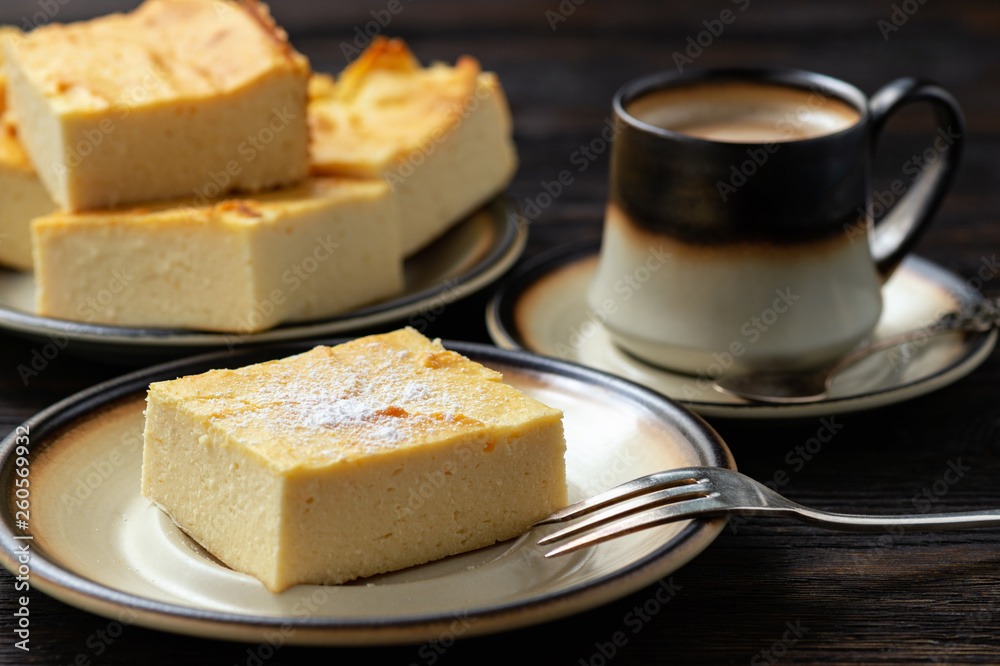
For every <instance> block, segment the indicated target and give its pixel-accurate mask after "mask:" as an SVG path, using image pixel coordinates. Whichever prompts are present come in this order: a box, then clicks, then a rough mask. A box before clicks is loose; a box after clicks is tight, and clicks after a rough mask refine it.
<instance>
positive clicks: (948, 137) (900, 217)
mask: <svg viewBox="0 0 1000 666" xmlns="http://www.w3.org/2000/svg"><path fill="white" fill-rule="evenodd" d="M912 102H929V103H930V104H931V106H933V107H934V113H935V115H936V116H937V121H938V130H937V132H936V134H935V136H934V141H933V143H932V149H933V150H934V152H935V155H936V156H937V158H936V159H934V161H933V162H931V161H930V159H927V160H926V161H925V162H923V163H922V164H923V168H922V171H921V172H920V175H919V176H918V177H917V178H916V179H915V180H914V181H913V183H912V184H911V185H910V187H909V190H908V191H907V192H906V194H905V195H904V196H903V197H902V198H901V199H900V200H899V201H897V202H896V203H895V204H894V205H893V206H892V207H891V208H890V209H889V210H888V212H887V213H886V214H885V215H884V216H883V217H882V219H881V220H879V221H878V222H877V223H876V224H875V226H874V232H873V234H872V236H871V241H870V247H871V253H872V258H873V259H874V260H875V267H876V268H877V269H878V272H879V274H880V275H881V276H882V279H883V280H885V279H888V277H889V276H890V275H891V274H892V272H893V270H895V268H896V266H898V265H899V262H901V261H902V260H903V257H904V256H906V254H907V253H908V252H909V251H910V249H911V248H912V247H913V245H914V243H916V241H917V238H918V237H919V236H920V234H921V233H922V232H923V230H924V229H925V228H926V227H927V223H928V222H930V219H931V217H933V215H934V213H935V212H936V211H937V209H938V207H939V206H940V205H941V200H942V199H944V195H945V192H946V191H947V189H948V186H949V185H950V184H951V180H952V177H953V176H954V175H955V170H956V168H957V167H958V163H959V158H960V157H961V155H962V144H963V141H964V139H965V118H964V116H963V115H962V109H961V108H960V107H959V106H958V102H957V101H955V98H954V97H952V96H951V94H950V93H949V92H948V91H946V90H944V89H943V88H940V87H938V86H936V85H934V84H933V83H929V82H927V81H921V80H919V79H914V78H902V79H896V80H895V81H892V82H891V83H888V84H886V85H885V86H883V87H882V89H881V90H879V91H878V92H877V93H875V95H874V96H873V97H872V98H871V101H870V103H869V109H870V112H871V135H870V142H871V144H870V145H871V150H872V153H874V151H875V144H876V142H877V141H878V137H879V135H880V134H881V133H882V130H883V128H884V127H885V123H886V121H887V120H888V119H889V117H890V116H891V115H892V114H893V113H895V112H896V110H898V109H899V108H901V107H903V106H905V105H907V104H910V103H912ZM921 159H922V158H921ZM914 166H916V165H914Z"/></svg>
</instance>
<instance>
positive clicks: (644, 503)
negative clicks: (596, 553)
mask: <svg viewBox="0 0 1000 666" xmlns="http://www.w3.org/2000/svg"><path fill="white" fill-rule="evenodd" d="M728 514H734V515H743V516H759V515H772V516H788V517H791V518H798V519H799V520H801V521H803V522H806V523H810V524H813V525H818V526H820V527H826V528H829V529H833V530H842V531H846V532H880V531H883V530H885V529H886V528H888V527H903V528H905V529H913V530H949V529H965V528H970V527H1000V511H997V510H993V511H966V512H961V513H930V514H914V515H910V514H902V515H882V516H880V515H861V514H849V513H831V512H829V511H819V510H816V509H810V508H807V507H804V506H802V505H801V504H796V503H795V502H792V501H791V500H788V499H785V498H784V497H782V496H781V495H779V494H778V493H776V492H774V491H773V490H771V489H770V488H768V487H767V486H765V485H763V484H761V483H758V482H757V481H754V480H753V479H751V478H750V477H748V476H744V475H743V474H740V473H739V472H734V471H732V470H728V469H723V468H721V467H687V468H682V469H672V470H668V471H665V472H657V473H655V474H650V475H649V476H643V477H640V478H638V479H634V480H632V481H628V482H626V483H623V484H621V485H620V486H616V487H614V488H611V489H610V490H606V491H605V492H603V493H600V494H598V495H595V496H593V497H591V498H588V499H585V500H582V501H580V502H577V503H576V504H572V505H570V506H568V507H566V508H565V509H561V510H559V511H556V512H555V513H553V514H552V515H551V516H549V517H548V518H545V519H544V520H541V521H539V522H537V523H535V526H538V525H548V524H551V523H563V522H566V521H570V520H575V519H577V518H582V517H584V516H589V517H587V518H584V519H583V520H580V521H579V522H576V523H574V524H573V525H571V526H569V527H566V528H563V529H561V530H559V531H557V532H553V533H552V534H547V535H546V536H544V537H542V538H541V539H539V540H538V545H540V546H541V545H547V544H552V543H556V542H558V541H566V540H567V539H569V541H566V542H565V543H563V544H562V545H560V546H558V547H556V548H553V549H552V550H550V551H548V552H547V553H546V554H545V557H555V556H556V555H563V554H565V553H569V552H572V551H574V550H579V549H580V548H586V547H587V546H592V545H594V544H597V543H601V542H602V541H608V540H610V539H615V538H617V537H620V536H624V535H626V534H632V533H633V532H638V531H640V530H645V529H649V528H650V527H655V526H657V525H663V524H665V523H670V522H674V521H678V520H686V519H688V518H698V517H702V516H720V515H728ZM577 535H581V536H577ZM574 537H575V538H574Z"/></svg>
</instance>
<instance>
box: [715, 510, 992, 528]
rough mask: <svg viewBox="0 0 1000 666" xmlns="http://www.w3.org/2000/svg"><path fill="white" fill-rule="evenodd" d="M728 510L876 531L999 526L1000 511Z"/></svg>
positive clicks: (834, 526)
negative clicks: (910, 512)
mask: <svg viewBox="0 0 1000 666" xmlns="http://www.w3.org/2000/svg"><path fill="white" fill-rule="evenodd" d="M729 513H736V514H742V515H782V516H788V517H792V518H798V519H799V520H801V521H802V522H805V523H810V524H813V525H818V526H820V527H825V528H828V529H837V530H842V531H845V532H880V531H883V530H885V529H886V528H888V527H902V528H906V529H913V530H920V531H937V530H960V529H969V528H974V527H1000V511H997V510H991V511H963V512H957V513H925V514H920V515H914V514H897V515H884V516H872V515H857V514H850V513H832V512H829V511H818V510H816V509H810V508H808V507H804V506H792V507H764V508H762V507H746V508H738V509H734V510H732V511H730V512H729Z"/></svg>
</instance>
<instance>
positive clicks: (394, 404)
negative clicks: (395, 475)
mask: <svg viewBox="0 0 1000 666" xmlns="http://www.w3.org/2000/svg"><path fill="white" fill-rule="evenodd" d="M434 353H440V352H439V351H436V352H434ZM424 356H425V354H421V353H415V352H411V351H408V350H406V349H400V348H399V346H397V345H391V344H387V343H385V342H382V341H380V340H377V339H376V340H370V341H367V342H365V343H362V344H360V345H356V346H355V347H354V350H353V352H351V353H349V354H346V353H337V352H333V351H331V350H330V349H328V348H317V349H314V350H312V351H311V352H307V353H305V354H301V355H299V356H297V357H292V358H289V359H284V360H282V361H277V362H273V363H269V364H266V365H264V366H252V367H251V368H246V369H244V371H246V375H247V377H246V378H245V379H246V380H245V381H241V382H240V384H241V388H240V394H239V395H240V398H239V404H237V405H236V408H235V409H234V407H233V399H232V397H231V396H227V397H228V399H227V400H225V402H227V403H228V409H225V410H221V411H220V414H224V416H220V417H219V418H222V419H223V420H225V422H226V428H227V430H230V431H232V430H231V429H232V428H235V429H237V430H240V431H243V430H247V432H246V433H244V434H247V436H246V437H243V436H240V439H242V440H244V441H247V442H260V441H266V438H262V437H260V435H268V436H270V438H271V439H272V440H280V441H281V442H282V443H283V445H285V446H286V450H287V451H288V452H289V453H302V454H307V455H316V456H321V457H322V458H323V459H339V458H343V456H344V455H347V454H350V453H351V452H374V451H378V450H384V449H386V448H393V447H395V446H398V445H400V443H401V442H404V441H410V440H414V439H422V438H424V437H427V436H434V435H436V434H438V435H439V434H443V433H445V432H459V431H468V430H469V429H470V428H476V427H482V426H483V424H482V423H481V422H479V421H477V420H475V419H470V418H469V417H467V416H465V415H464V414H463V413H462V412H463V409H462V404H463V397H464V396H463V395H462V394H461V393H460V391H461V390H462V386H463V385H462V384H449V383H448V382H447V381H444V380H443V379H444V378H446V377H447V374H448V370H447V369H438V368H436V367H426V366H425V365H423V364H422V359H423V357H424ZM237 372H241V371H237ZM464 386H465V389H466V391H467V389H468V386H467V385H464ZM205 398H206V399H208V400H211V399H212V398H209V397H208V396H205ZM254 433H257V434H256V435H255V434H254ZM273 444H274V443H273V441H270V442H268V445H269V446H272V445H273ZM250 445H251V446H254V444H250Z"/></svg>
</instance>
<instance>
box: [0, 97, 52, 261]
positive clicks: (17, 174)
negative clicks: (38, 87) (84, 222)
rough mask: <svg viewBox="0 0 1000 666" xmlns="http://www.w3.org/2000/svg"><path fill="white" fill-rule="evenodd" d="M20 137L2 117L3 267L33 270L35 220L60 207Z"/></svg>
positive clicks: (0, 204) (0, 232)
mask: <svg viewBox="0 0 1000 666" xmlns="http://www.w3.org/2000/svg"><path fill="white" fill-rule="evenodd" d="M0 99H2V95H0ZM16 134H17V130H16V129H15V127H14V126H13V125H12V124H11V123H10V122H9V119H8V116H7V114H3V115H0V266H6V267H7V268H14V269H17V270H22V271H30V270H31V266H32V260H31V254H32V252H31V220H33V219H34V218H36V217H39V216H42V215H48V214H50V213H53V212H55V210H56V205H55V203H53V201H52V197H50V196H49V193H48V190H46V189H45V186H44V185H42V181H40V180H39V179H38V175H37V174H36V173H35V170H34V168H33V167H32V165H31V162H30V161H28V156H27V155H25V154H24V149H23V148H21V144H20V142H18V140H17V135H16Z"/></svg>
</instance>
